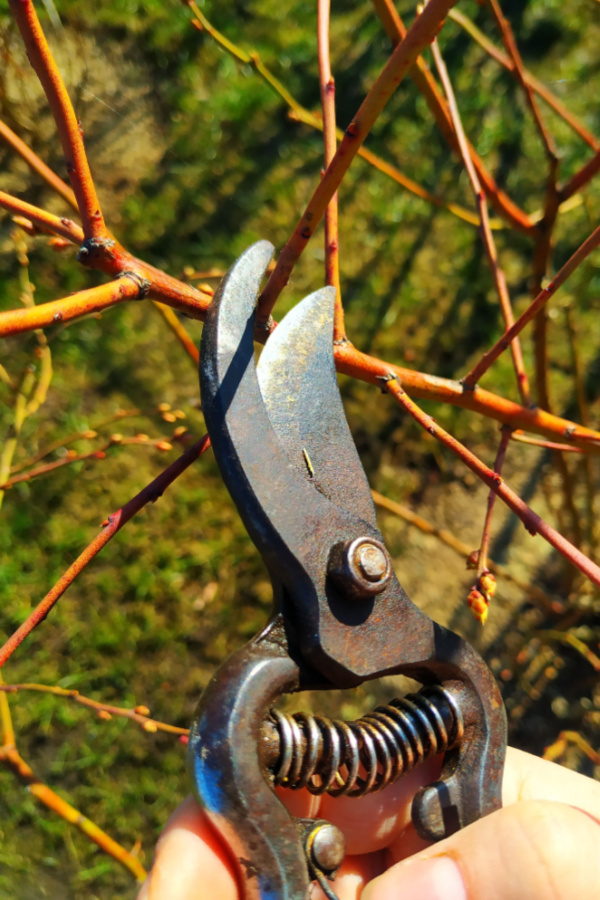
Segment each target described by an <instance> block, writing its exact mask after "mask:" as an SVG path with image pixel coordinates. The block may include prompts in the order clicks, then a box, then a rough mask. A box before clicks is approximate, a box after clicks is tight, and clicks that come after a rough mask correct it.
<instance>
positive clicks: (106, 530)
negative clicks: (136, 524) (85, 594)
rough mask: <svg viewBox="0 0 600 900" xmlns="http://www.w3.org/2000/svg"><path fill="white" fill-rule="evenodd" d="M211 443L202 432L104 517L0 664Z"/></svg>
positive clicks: (9, 643) (19, 631)
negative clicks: (137, 515) (105, 550)
mask: <svg viewBox="0 0 600 900" xmlns="http://www.w3.org/2000/svg"><path fill="white" fill-rule="evenodd" d="M209 446H210V441H209V439H208V435H205V436H204V437H203V438H201V439H200V440H199V441H196V443H195V444H192V446H191V447H189V448H188V449H187V450H186V451H185V453H182V455H181V456H180V457H179V459H176V460H175V462H173V463H171V465H170V466H168V467H167V468H166V469H165V470H164V472H161V474H160V475H159V476H158V477H157V478H155V479H154V480H153V481H152V482H150V484H148V485H147V486H146V487H145V488H143V490H141V491H140V492H139V494H136V496H135V497H133V498H132V499H131V500H129V502H128V503H126V504H125V506H123V507H121V509H118V510H117V511H116V512H115V513H113V514H112V515H110V516H109V517H108V519H106V521H105V523H104V524H103V526H102V531H100V533H99V534H98V535H97V536H96V537H95V538H94V540H93V541H92V542H91V543H90V544H89V545H88V546H87V547H86V548H85V550H84V551H83V553H81V554H80V555H79V556H78V557H77V559H76V560H75V562H74V563H73V564H72V565H71V566H69V568H68V569H67V571H66V572H65V573H64V575H62V576H61V578H59V580H58V581H57V582H56V584H55V585H54V587H53V588H52V589H51V590H50V591H48V593H47V594H46V596H45V597H44V599H43V600H41V601H40V603H38V605H37V606H36V608H35V609H34V610H33V612H32V613H30V615H29V616H28V617H27V619H26V620H25V621H24V622H23V624H22V625H20V626H19V628H17V630H16V631H15V632H14V634H12V635H11V636H10V637H9V639H8V640H7V641H6V642H5V644H4V645H3V647H1V648H0V667H1V666H3V665H4V663H5V662H6V660H7V659H9V658H10V657H11V656H12V654H13V653H14V651H15V650H16V649H17V647H18V646H19V645H20V644H21V643H22V642H23V641H24V640H25V638H26V637H27V636H28V635H29V634H31V632H32V631H33V629H34V628H36V627H37V625H39V624H40V622H42V621H43V620H44V619H45V618H46V616H47V615H48V613H49V612H50V610H51V609H52V607H53V606H54V605H55V603H56V602H57V600H59V599H60V597H62V595H63V594H64V592H65V591H66V590H67V588H68V587H69V586H70V585H71V584H72V583H73V582H74V581H75V579H76V578H77V576H78V575H79V574H80V573H81V572H82V571H83V570H84V569H85V567H86V566H87V565H88V563H89V562H90V561H91V560H92V559H93V558H94V557H95V556H96V555H97V554H98V553H99V552H100V550H102V548H103V547H105V546H106V544H108V542H109V541H110V540H111V538H113V537H114V535H115V534H116V533H117V532H118V531H120V530H121V528H122V527H123V526H124V525H125V524H126V523H127V522H128V521H129V520H130V519H131V518H132V517H133V516H134V515H135V514H136V513H137V512H139V511H140V509H142V508H143V507H144V506H146V504H147V503H154V501H156V500H158V498H159V497H160V496H161V495H162V494H163V493H164V491H165V490H166V489H167V487H168V486H169V485H170V484H171V483H172V482H173V481H175V479H176V478H178V477H179V476H180V475H181V473H182V472H185V470H186V469H187V468H189V466H191V465H192V463H193V462H195V461H196V460H197V459H198V457H199V456H200V455H201V454H202V453H204V452H205V450H207V449H208V447H209Z"/></svg>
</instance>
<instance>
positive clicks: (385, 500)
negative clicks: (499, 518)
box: [371, 491, 563, 613]
mask: <svg viewBox="0 0 600 900" xmlns="http://www.w3.org/2000/svg"><path fill="white" fill-rule="evenodd" d="M371 494H372V495H373V501H374V503H375V505H376V506H380V507H381V508H382V509H387V510H388V511H389V512H391V513H394V514H395V515H397V516H400V518H401V519H404V521H405V522H408V523H409V524H410V525H414V527H415V528H418V529H419V531H422V532H423V533H424V534H431V535H433V536H434V537H436V538H438V539H439V540H440V541H441V543H442V544H445V545H446V546H447V547H450V548H451V549H452V550H454V552H455V553H457V554H458V555H459V556H460V557H462V559H463V560H465V559H466V560H468V559H469V557H470V556H471V555H472V553H471V548H470V546H469V545H468V544H465V542H464V541H461V540H460V538H457V537H456V535H454V534H452V532H451V531H448V530H447V529H446V528H438V527H437V526H436V525H433V524H432V523H431V522H429V521H428V520H427V519H424V518H423V516H419V515H418V514H417V513H415V512H413V511H412V509H409V508H408V507H407V506H405V505H404V504H403V503H398V502H397V501H396V500H390V499H389V497H384V496H383V494H380V493H378V492H377V491H371ZM475 552H477V551H475ZM488 566H489V568H490V571H491V572H494V573H495V574H496V575H499V576H500V577H502V578H504V579H506V581H510V582H511V583H512V584H514V585H516V586H517V587H518V588H520V589H521V590H523V591H525V593H527V594H528V595H529V596H530V597H531V599H532V600H533V601H535V602H536V603H538V604H539V605H541V606H542V607H543V609H545V610H547V611H548V612H554V613H556V612H557V609H556V608H555V604H556V601H554V600H552V599H551V598H550V597H549V596H548V594H547V593H546V592H545V591H543V590H542V589H541V588H539V587H538V586H537V585H535V584H530V583H529V582H526V581H520V580H519V579H518V578H515V577H514V575H512V574H511V573H510V572H509V571H508V569H507V568H506V567H505V566H501V565H499V564H498V563H495V562H494V561H493V560H491V559H488ZM560 612H563V607H562V606H561V607H560Z"/></svg>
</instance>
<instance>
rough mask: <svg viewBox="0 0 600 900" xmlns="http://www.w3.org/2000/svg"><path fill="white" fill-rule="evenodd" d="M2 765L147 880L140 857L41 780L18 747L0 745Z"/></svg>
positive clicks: (47, 805)
mask: <svg viewBox="0 0 600 900" xmlns="http://www.w3.org/2000/svg"><path fill="white" fill-rule="evenodd" d="M0 764H2V765H3V766H4V767H5V768H6V769H8V770H9V771H11V772H12V773H13V774H14V775H16V776H17V778H18V779H19V781H20V782H21V784H24V785H25V786H26V787H27V789H28V791H29V793H30V794H32V795H33V796H34V797H35V798H36V800H39V801H40V803H43V804H44V806H46V807H47V808H48V809H50V810H51V811H52V812H54V813H56V814H57V815H59V816H60V817H61V818H62V819H65V821H66V822H69V824H71V825H74V826H75V828H78V829H79V831H81V832H82V833H83V834H85V836H86V837H88V838H89V839H90V840H91V841H93V842H94V843H95V844H97V845H98V847H100V849H101V850H103V851H104V853H107V854H108V855H109V856H111V857H112V858H113V859H114V860H116V861H117V862H119V863H120V864H121V865H122V866H124V867H125V868H126V869H127V870H128V871H129V872H131V874H132V875H133V876H134V877H135V878H136V879H137V881H139V882H142V881H145V879H146V874H147V873H146V870H145V869H144V867H143V865H142V864H141V862H140V861H139V859H137V858H136V857H135V856H133V854H131V853H129V852H128V851H127V850H125V848H124V847H122V846H121V844H118V843H117V841H115V840H114V839H113V838H111V837H110V835H108V834H106V832H105V831H102V829H101V828H99V827H98V826H97V825H96V824H95V823H94V822H92V821H91V820H90V819H88V818H87V817H86V816H84V815H83V814H82V813H80V812H79V810H78V809H75V807H74V806H71V804H70V803H67V801H66V800H63V799H62V797H59V796H58V794H57V793H56V792H55V791H53V790H52V789H51V788H49V787H48V785H46V784H44V783H43V782H42V781H40V779H39V778H38V777H37V775H36V774H35V772H34V771H33V769H32V768H31V766H29V765H28V764H27V763H26V762H25V760H24V759H23V757H22V756H21V755H20V753H19V751H18V750H17V749H16V747H11V746H4V747H1V748H0Z"/></svg>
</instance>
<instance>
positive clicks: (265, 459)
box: [200, 241, 335, 592]
mask: <svg viewBox="0 0 600 900" xmlns="http://www.w3.org/2000/svg"><path fill="white" fill-rule="evenodd" d="M272 252H273V248H272V246H271V244H269V243H268V242H267V241H260V242H259V243H257V244H254V245H253V246H252V247H250V248H249V249H248V250H247V251H246V252H245V253H244V254H242V256H241V257H240V258H239V259H238V260H237V261H236V262H235V263H234V265H233V266H232V268H231V269H230V270H229V272H228V273H227V275H226V276H225V278H224V279H223V281H222V282H221V285H220V286H219V289H218V291H217V293H216V294H215V297H214V300H213V302H212V303H211V305H210V308H209V310H208V313H207V316H206V321H205V324H204V330H203V333H202V344H201V365H200V388H201V393H202V408H203V412H204V418H205V421H206V425H207V427H208V432H209V434H210V438H211V442H212V444H213V447H214V451H215V457H216V459H217V462H218V464H219V468H220V470H221V474H222V475H223V480H224V481H225V484H226V485H227V488H228V489H229V493H230V494H231V496H232V498H233V500H234V502H235V504H236V506H237V508H238V510H239V512H240V515H241V517H242V519H243V521H244V524H245V526H246V529H247V531H248V533H249V534H250V536H251V538H252V540H253V541H254V543H255V544H256V545H257V547H258V549H259V550H260V552H261V553H262V555H263V558H264V559H265V562H266V563H267V565H268V567H269V570H270V572H271V576H272V577H273V576H274V575H277V574H280V576H281V579H280V580H282V581H285V579H286V578H287V579H293V578H296V579H297V580H298V583H300V582H301V581H303V580H304V578H306V571H304V564H305V562H306V560H307V558H308V559H309V560H310V561H311V563H312V564H314V565H316V559H313V558H314V551H313V544H314V533H315V527H316V526H315V523H325V522H328V521H330V520H331V519H332V515H333V516H334V518H335V508H334V507H332V505H331V503H330V502H329V501H328V500H326V498H325V497H323V496H322V495H321V494H320V493H319V492H318V491H316V490H315V489H314V488H313V486H312V485H310V484H309V483H308V481H307V480H306V479H305V478H304V477H303V476H302V475H301V474H300V473H299V472H298V470H297V468H296V467H295V466H294V465H292V463H291V461H290V459H289V458H288V456H287V454H286V453H285V451H284V450H283V449H282V447H281V445H280V443H279V439H278V436H277V434H276V433H275V430H274V429H273V427H272V424H271V421H270V419H269V416H268V414H267V409H266V406H265V404H264V402H263V398H262V395H261V392H260V388H259V385H258V379H257V376H256V366H255V362H254V343H253V335H254V308H255V305H256V298H257V295H258V290H259V287H260V282H261V279H262V276H263V274H264V272H265V270H266V268H267V265H268V263H269V260H270V258H271V255H272ZM290 509H293V510H295V514H294V515H290ZM319 565H320V567H321V570H322V576H321V577H324V573H325V569H326V560H325V561H321V562H319ZM304 590H305V591H306V592H309V591H310V590H311V588H310V584H309V582H307V583H306V586H305V588H304Z"/></svg>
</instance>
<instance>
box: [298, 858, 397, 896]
mask: <svg viewBox="0 0 600 900" xmlns="http://www.w3.org/2000/svg"><path fill="white" fill-rule="evenodd" d="M385 863H386V859H385V854H384V853H383V852H381V853H368V854H365V855H363V856H347V857H346V859H345V860H344V862H343V863H342V865H341V866H340V869H339V872H338V874H337V876H336V878H335V881H334V882H333V884H332V887H333V890H334V892H335V895H336V897H337V898H338V900H358V898H359V897H362V895H363V891H364V888H365V885H366V884H368V882H369V881H372V880H373V878H376V877H377V875H381V873H382V872H383V871H385ZM310 900H326V898H325V894H324V893H323V891H322V890H321V888H320V887H318V886H317V885H316V884H315V885H314V886H313V888H312V890H311V893H310Z"/></svg>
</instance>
